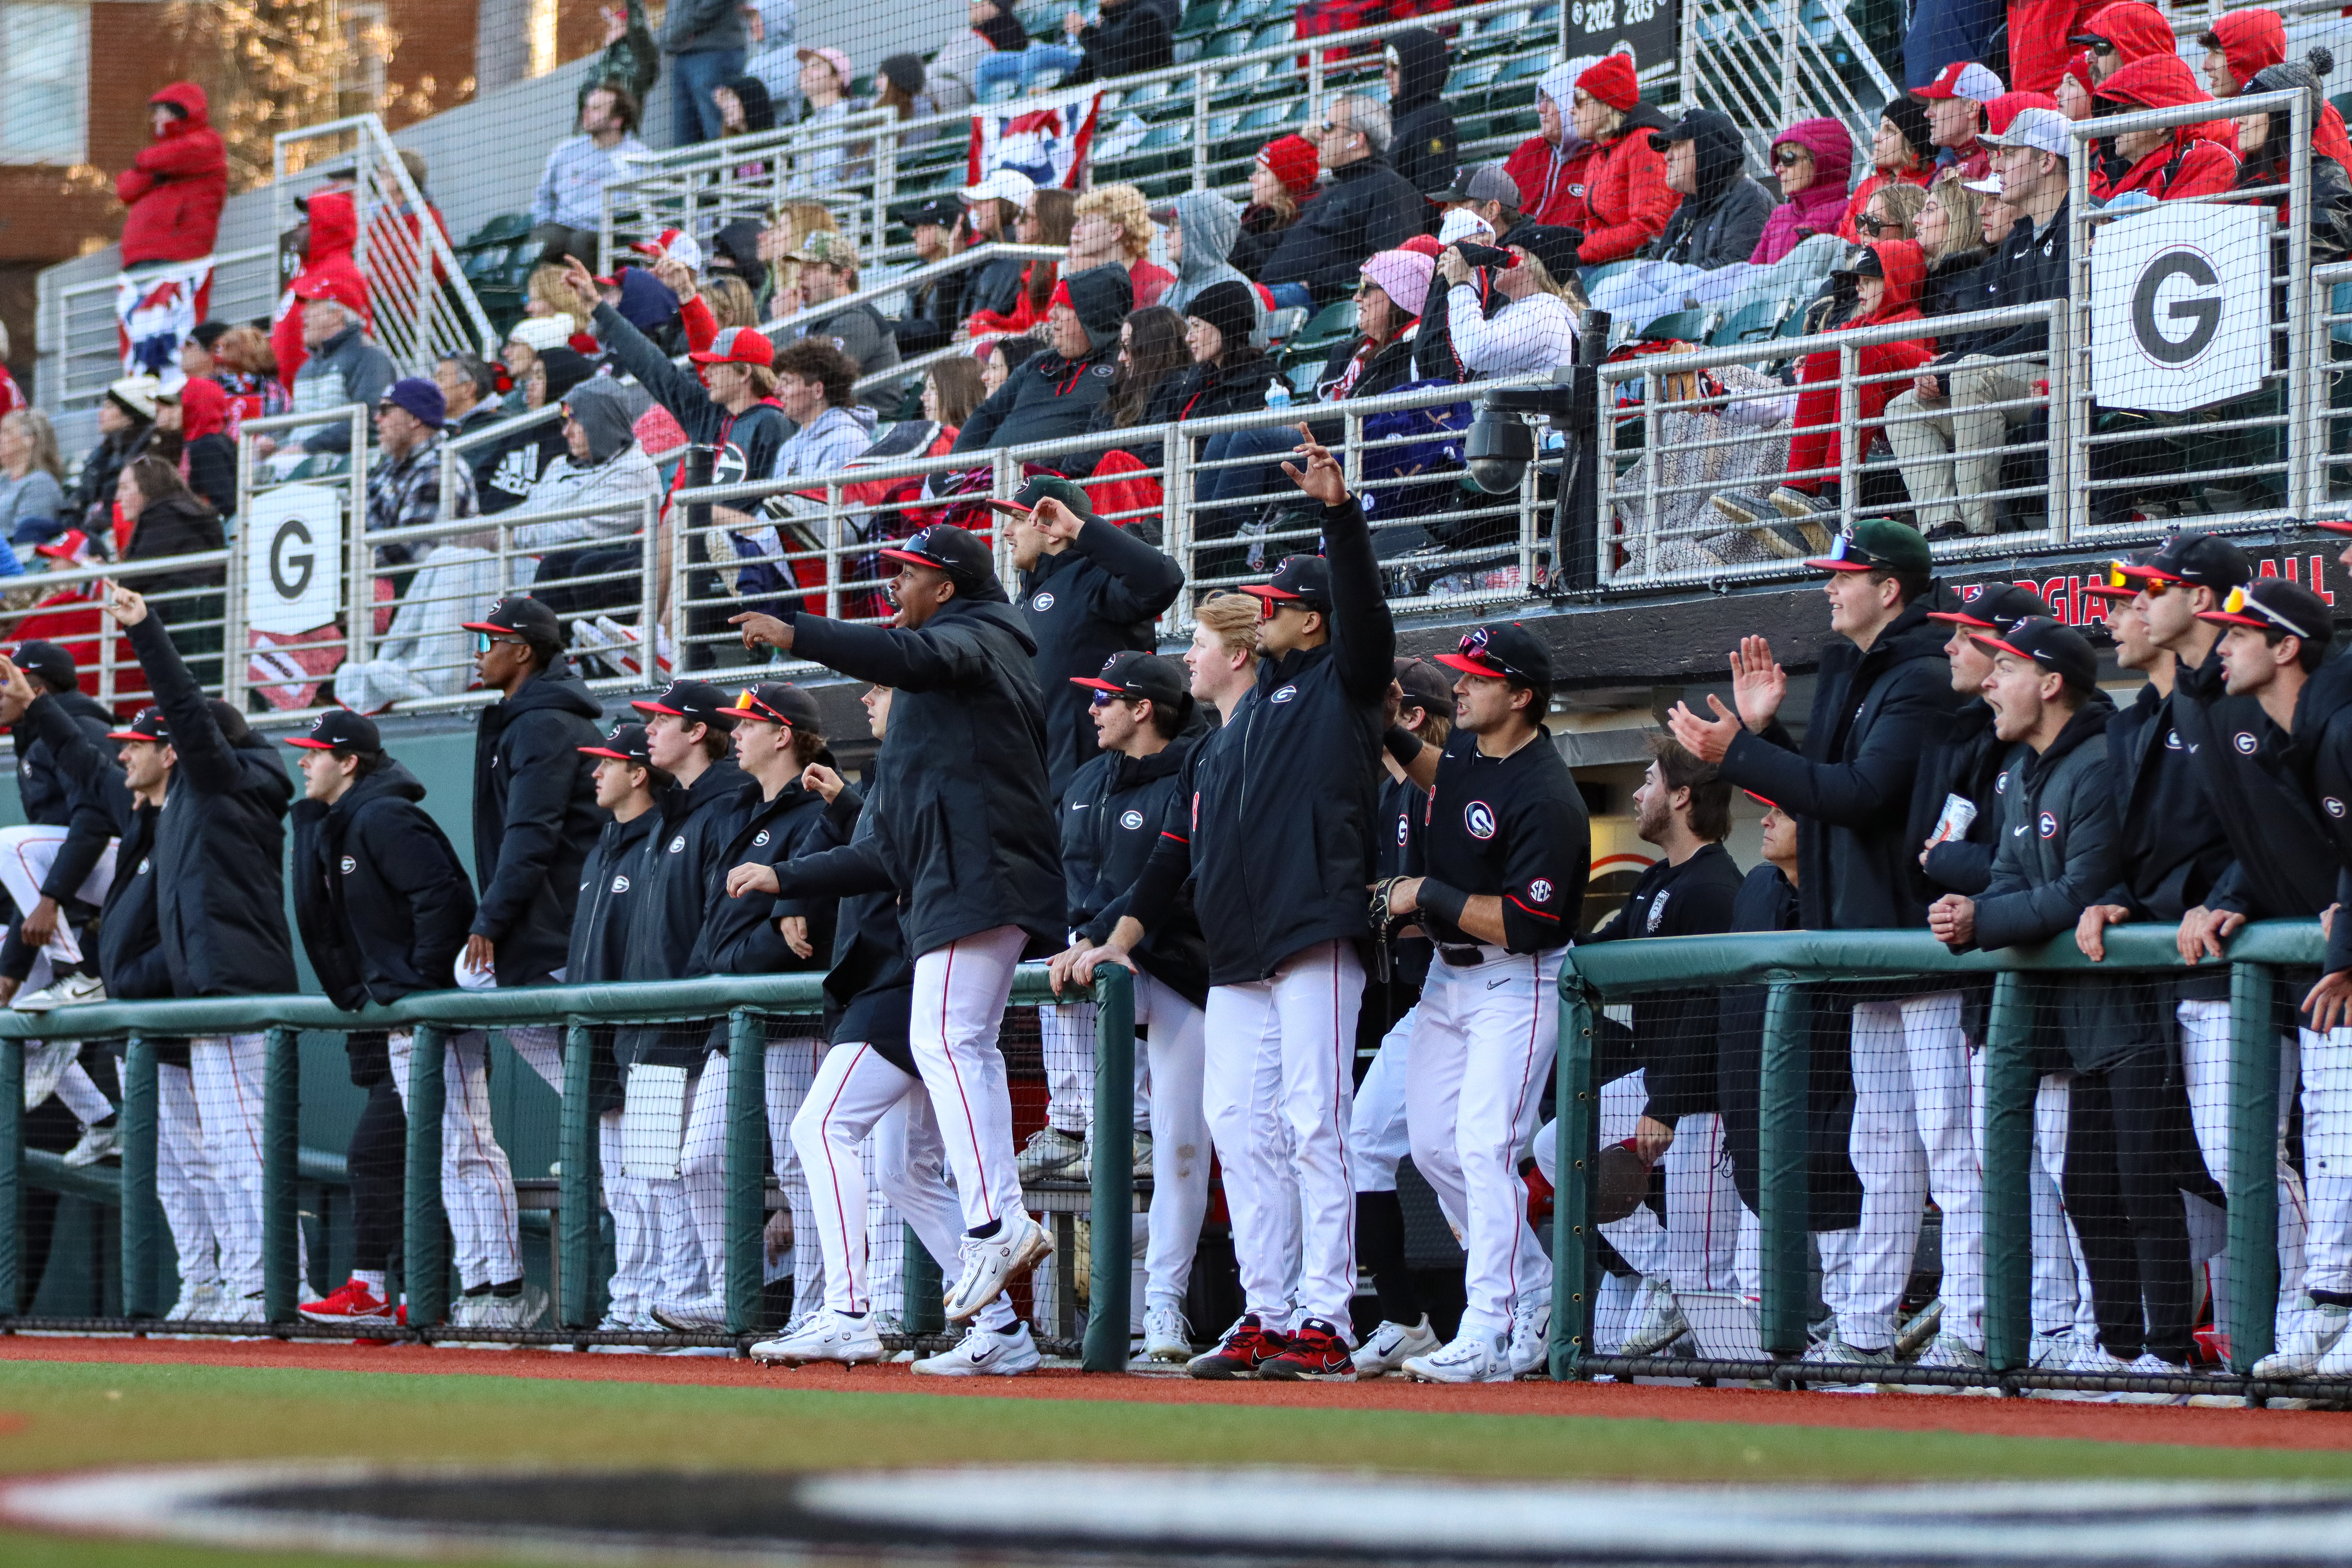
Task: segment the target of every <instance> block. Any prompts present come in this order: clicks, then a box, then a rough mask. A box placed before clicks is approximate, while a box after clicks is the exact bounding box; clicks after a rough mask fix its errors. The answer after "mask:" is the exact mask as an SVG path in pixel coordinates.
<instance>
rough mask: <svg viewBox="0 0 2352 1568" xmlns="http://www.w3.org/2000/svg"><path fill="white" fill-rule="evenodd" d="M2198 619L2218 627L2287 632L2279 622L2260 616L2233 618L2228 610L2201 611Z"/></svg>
mask: <svg viewBox="0 0 2352 1568" xmlns="http://www.w3.org/2000/svg"><path fill="white" fill-rule="evenodd" d="M2197 618H2198V619H2199V620H2200V621H2210V622H2212V623H2213V624H2214V625H2215V626H2252V627H2253V628H2254V630H2256V631H2258V632H2284V631H2285V630H2286V628H2285V627H2284V626H2280V625H2279V624H2278V623H2277V622H2275V621H2266V620H2264V619H2263V618H2262V617H2261V616H2244V615H2239V616H2233V615H2231V613H2230V612H2229V611H2227V610H2200V611H2199V612H2198V613H2197Z"/></svg>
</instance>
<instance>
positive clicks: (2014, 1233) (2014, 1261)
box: [1983, 973, 2037, 1372]
mask: <svg viewBox="0 0 2352 1568" xmlns="http://www.w3.org/2000/svg"><path fill="white" fill-rule="evenodd" d="M2033 984H2034V983H2033V982H2032V980H2030V979H2028V978H2027V977H2026V976H2024V975H2022V974H2013V973H2012V974H2003V975H2000V976H1999V977H1998V978H1996V979H1995V980H1994V981H1993V984H1992V1010H1991V1014H1990V1020H1989V1022H1988V1023H1987V1024H1986V1026H1985V1034H1986V1040H1985V1047H1984V1048H1985V1052H1986V1055H1985V1089H1984V1095H1985V1113H1984V1119H1985V1131H1984V1140H1985V1144H1984V1249H1983V1257H1984V1263H1983V1279H1984V1333H1985V1359H1986V1361H1988V1362H1989V1363H1991V1365H1992V1369H1993V1370H1994V1371H1995V1372H2022V1371H2023V1370H2025V1368H2026V1366H2027V1365H2028V1364H2029V1363H2031V1362H2032V1349H2033V1205H2032V1198H2031V1196H2030V1195H2029V1188H2028V1186H2027V1183H2028V1181H2029V1179H2030V1177H2031V1174H2032V1162H2033V1160H2034V1159H2035V1158H2036V1155H2035V1152H2034V1146H2033V1093H2034V1086H2035V1082H2036V1079H2037V1075H2036V1074H2035V1072H2034V1070H2033V1007H2032V1001H2033V998H2032V985H2033Z"/></svg>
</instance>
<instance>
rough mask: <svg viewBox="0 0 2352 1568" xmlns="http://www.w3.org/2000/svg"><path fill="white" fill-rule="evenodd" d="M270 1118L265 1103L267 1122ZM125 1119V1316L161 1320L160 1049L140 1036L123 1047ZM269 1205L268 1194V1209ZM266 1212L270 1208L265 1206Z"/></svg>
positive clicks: (123, 1173) (123, 1266)
mask: <svg viewBox="0 0 2352 1568" xmlns="http://www.w3.org/2000/svg"><path fill="white" fill-rule="evenodd" d="M263 1118H264V1121H265V1122H266V1121H267V1119H268V1106H267V1102H265V1103H264V1108H263ZM121 1127H122V1211H121V1225H122V1315H123V1316H124V1317H126V1318H156V1317H161V1316H162V1315H163V1308H162V1307H161V1306H159V1305H158V1304H157V1302H156V1300H155V1297H156V1289H155V1287H156V1268H155V1265H156V1262H157V1260H158V1259H157V1251H158V1249H157V1245H156V1244H157V1241H158V1239H159V1237H160V1233H161V1231H162V1229H163V1209H162V1206H161V1205H159V1204H158V1203H157V1202H156V1201H155V1047H154V1045H153V1043H152V1042H151V1041H149V1040H147V1039H145V1038H144V1037H141V1036H138V1035H133V1036H131V1038H130V1039H128V1040H127V1041H125V1042H124V1043H123V1049H122V1110H121ZM267 1201H268V1200H267V1198H266V1196H265V1199H264V1202H265V1205H266V1203H267ZM262 1212H263V1213H264V1214H265V1215H267V1214H268V1208H267V1207H266V1206H265V1207H264V1209H263V1211H262ZM267 1260H268V1259H267V1254H265V1255H264V1261H265V1262H267Z"/></svg>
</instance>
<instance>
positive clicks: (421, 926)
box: [293, 757, 474, 1007]
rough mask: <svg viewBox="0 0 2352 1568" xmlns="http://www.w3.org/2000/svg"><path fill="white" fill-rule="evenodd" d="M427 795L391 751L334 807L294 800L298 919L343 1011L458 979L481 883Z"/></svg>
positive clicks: (322, 975)
mask: <svg viewBox="0 0 2352 1568" xmlns="http://www.w3.org/2000/svg"><path fill="white" fill-rule="evenodd" d="M424 798H425V785H424V784H423V783H422V782H420V781H419V780H418V778H417V777H416V775H415V773H410V772H409V771H408V770H407V769H406V768H405V767H403V766H402V765H401V764H400V763H397V762H395V761H394V760H393V759H392V758H390V757H386V758H385V759H384V761H383V766H381V767H379V768H377V769H376V771H375V772H373V773H370V774H368V775H367V776H366V777H365V778H363V779H361V780H359V781H358V782H356V783H354V784H352V787H351V788H350V789H348V790H346V791H345V792H344V793H343V797H342V798H341V800H339V801H336V802H335V803H334V804H333V805H321V804H320V803H319V802H318V801H315V800H299V801H297V802H295V803H294V814H293V815H294V861H293V865H294V920H295V923H296V924H297V925H299V927H300V928H301V931H302V946H303V949H304V951H305V952H309V953H310V967H311V968H312V969H313V970H315V971H317V973H318V975H319V983H320V985H321V986H322V987H323V988H324V989H325V991H326V993H327V998H328V1000H329V1001H331V1002H332V1003H334V1005H336V1006H338V1007H360V1006H363V1005H366V1004H367V1003H368V1002H370V1001H376V1002H397V1001H398V1000H400V998H402V997H403V996H405V995H407V994H409V993H411V992H413V991H444V990H446V989H448V988H449V987H450V986H451V985H453V984H456V983H457V973H456V970H457V954H458V953H460V952H463V951H465V946H466V927H467V924H468V922H470V921H472V920H473V918H474V889H473V886H472V884H470V883H468V882H467V880H466V868H465V866H464V865H463V864H462V863H461V862H460V861H459V860H458V858H457V850H456V849H455V848H453V847H450V843H449V839H448V836H447V835H446V834H444V833H443V832H442V831H441V825H440V824H439V823H437V822H436V821H434V820H433V818H432V816H430V815H428V814H427V813H426V812H425V808H424V807H423V806H421V805H417V804H416V803H417V802H418V801H421V800H423V799H424Z"/></svg>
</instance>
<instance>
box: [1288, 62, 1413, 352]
mask: <svg viewBox="0 0 2352 1568" xmlns="http://www.w3.org/2000/svg"><path fill="white" fill-rule="evenodd" d="M1389 125H1390V121H1389V111H1388V106H1387V105H1386V104H1383V103H1381V102H1379V101H1378V100H1373V99H1370V98H1360V97H1355V96H1343V97H1339V98H1335V99H1333V100H1331V101H1330V105H1329V107H1328V108H1327V109H1326V110H1324V112H1323V120H1322V123H1321V124H1320V125H1319V126H1318V128H1317V129H1316V132H1315V135H1316V143H1315V145H1316V152H1317V153H1318V156H1319V157H1320V158H1321V159H1322V161H1323V169H1324V172H1325V173H1326V174H1328V175H1329V176H1330V180H1329V183H1328V184H1326V185H1325V186H1324V189H1323V193H1322V195H1318V196H1317V197H1316V198H1315V199H1314V200H1313V201H1312V202H1310V203H1308V204H1307V210H1306V212H1304V213H1303V214H1301V215H1300V216H1299V220H1298V222H1297V223H1296V224H1294V225H1292V226H1291V227H1290V229H1289V230H1288V231H1287V232H1286V233H1285V234H1284V235H1283V237H1282V241H1281V243H1280V244H1278V245H1276V247H1275V250H1274V255H1273V257H1272V258H1269V259H1268V260H1267V262H1266V264H1265V269H1264V270H1263V271H1261V272H1260V273H1259V274H1258V279H1257V280H1258V281H1259V282H1261V283H1264V284H1265V285H1266V286H1267V287H1269V288H1271V289H1273V290H1274V301H1275V303H1276V305H1277V306H1288V305H1311V306H1322V305H1328V304H1329V303H1331V302H1332V301H1333V300H1338V299H1339V298H1340V297H1341V296H1342V295H1343V294H1345V293H1346V292H1347V291H1348V289H1349V288H1351V287H1352V286H1353V285H1354V283H1355V279H1356V268H1358V267H1360V266H1361V265H1362V264H1363V259H1364V258H1365V257H1367V256H1370V255H1371V254H1372V253H1373V252H1374V251H1376V250H1391V249H1393V248H1395V247H1397V246H1400V245H1402V244H1403V243H1404V242H1405V241H1406V240H1408V239H1410V238H1412V237H1413V236H1414V235H1416V234H1419V233H1420V232H1421V231H1422V227H1423V213H1425V212H1426V211H1427V210H1428V203H1427V202H1426V201H1424V200H1423V197H1422V195H1421V193H1420V192H1419V191H1416V190H1414V189H1413V188H1412V186H1411V185H1410V184H1406V183H1405V179H1404V176H1403V175H1402V174H1398V173H1397V172H1396V170H1395V169H1394V168H1392V167H1391V166H1390V163H1389V159H1388V154H1389V148H1390V145H1391V138H1390V130H1389Z"/></svg>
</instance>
